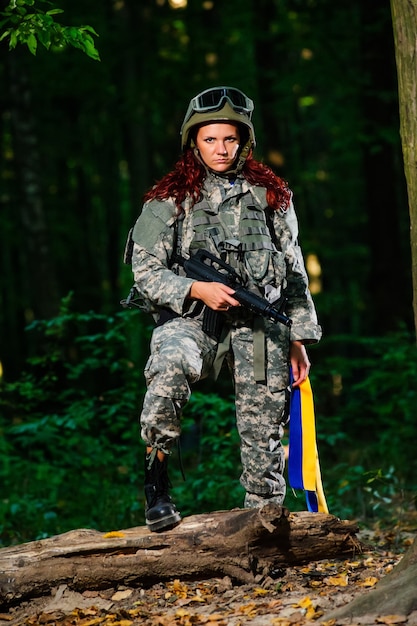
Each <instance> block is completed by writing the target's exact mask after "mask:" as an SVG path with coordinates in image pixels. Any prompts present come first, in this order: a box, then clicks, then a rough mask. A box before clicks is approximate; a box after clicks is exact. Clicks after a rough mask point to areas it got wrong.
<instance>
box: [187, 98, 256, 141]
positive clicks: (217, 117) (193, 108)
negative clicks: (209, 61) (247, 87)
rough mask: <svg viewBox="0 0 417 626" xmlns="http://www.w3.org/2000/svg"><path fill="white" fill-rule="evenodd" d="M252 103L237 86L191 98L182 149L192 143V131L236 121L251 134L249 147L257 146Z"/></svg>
mask: <svg viewBox="0 0 417 626" xmlns="http://www.w3.org/2000/svg"><path fill="white" fill-rule="evenodd" d="M253 109H254V104H253V101H252V100H251V99H250V98H248V97H247V96H246V95H245V94H244V93H243V92H242V91H240V90H239V89H235V88H234V87H213V88H212V89H206V90H205V91H202V92H201V93H199V94H198V95H197V96H195V97H194V98H192V100H191V102H190V104H189V105H188V109H187V113H186V114H185V117H184V121H183V123H182V126H181V148H182V149H183V150H184V149H185V148H187V147H189V146H190V144H191V136H190V131H191V130H192V129H193V128H194V127H196V126H200V124H208V123H210V122H216V121H219V122H223V121H224V122H228V121H230V122H237V123H238V124H242V125H243V126H244V127H245V128H246V129H247V131H248V134H249V139H248V144H249V146H248V148H254V147H255V131H254V128H253V124H252V121H251V118H252V113H253Z"/></svg>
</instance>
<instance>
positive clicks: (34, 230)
mask: <svg viewBox="0 0 417 626" xmlns="http://www.w3.org/2000/svg"><path fill="white" fill-rule="evenodd" d="M7 60H8V67H9V72H10V77H9V85H10V107H11V120H12V132H13V149H14V160H15V167H16V177H17V181H18V185H19V193H20V197H19V198H18V199H17V201H18V207H19V211H20V222H21V236H20V254H21V256H22V261H21V264H22V267H23V276H20V277H18V280H17V281H16V284H17V287H16V288H17V289H19V290H20V291H21V292H23V294H24V296H25V303H24V306H25V308H26V310H27V314H29V319H30V317H32V316H34V317H36V318H38V319H39V318H41V319H48V318H50V317H53V316H54V315H56V314H57V313H58V310H59V289H58V284H57V279H56V274H55V268H54V263H53V261H52V257H51V253H50V247H49V234H48V228H47V220H46V215H45V209H44V203H43V197H42V186H41V178H42V166H41V156H40V148H39V141H38V129H36V127H35V126H36V124H35V116H34V112H33V104H32V100H31V87H30V83H29V77H28V71H27V68H26V65H25V63H24V62H22V60H21V55H20V51H14V52H13V53H10V55H9V56H8V57H7Z"/></svg>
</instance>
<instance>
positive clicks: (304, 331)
mask: <svg viewBox="0 0 417 626" xmlns="http://www.w3.org/2000/svg"><path fill="white" fill-rule="evenodd" d="M183 209H184V213H183V215H182V216H181V217H180V219H181V222H182V223H181V228H180V233H181V237H180V252H181V254H182V256H184V257H185V258H188V257H189V256H190V254H192V253H193V251H195V250H196V249H198V248H205V249H207V250H209V251H211V252H213V253H214V254H216V255H217V256H219V255H220V254H221V253H222V254H223V258H224V257H226V261H227V262H228V263H229V264H230V265H232V266H234V267H235V269H236V271H237V272H238V273H239V275H240V276H242V278H243V280H244V283H245V286H246V287H247V288H249V289H251V290H253V291H255V292H257V293H258V294H259V295H262V296H263V297H266V298H267V299H269V300H270V301H271V302H273V301H274V300H276V299H277V298H278V297H279V296H280V295H281V293H282V289H285V295H286V298H287V305H286V308H285V312H286V314H287V315H288V316H289V317H290V318H291V319H292V321H293V324H292V327H291V335H290V339H291V340H302V341H304V342H305V343H315V342H316V341H318V340H319V339H320V337H321V328H320V326H319V325H318V322H317V315H316V311H315V307H314V304H313V301H312V298H311V295H310V292H309V289H308V278H307V274H306V271H305V267H304V261H303V257H302V253H301V249H300V247H299V245H298V241H297V237H298V223H297V217H296V214H295V211H294V207H293V205H292V203H291V206H290V208H289V209H288V211H287V212H286V213H285V214H284V213H281V212H278V211H272V210H271V209H269V208H268V206H267V202H266V190H265V188H263V187H256V186H253V185H250V184H249V183H248V182H247V181H246V180H245V179H244V178H243V177H242V176H240V177H238V178H237V180H236V181H235V182H234V184H231V183H230V182H229V181H228V180H227V179H224V178H221V177H219V176H215V175H208V176H207V178H206V180H205V183H204V186H203V188H202V195H201V199H200V201H199V202H198V203H196V204H194V205H193V206H192V204H191V201H185V202H184V203H183ZM177 214H178V211H177V209H176V206H175V202H174V200H173V199H169V200H165V201H159V200H152V201H150V202H148V203H146V204H145V205H144V207H143V210H142V213H141V215H140V216H139V218H138V219H137V222H136V224H135V227H134V229H133V235H132V238H133V241H134V246H133V256H132V269H133V272H134V280H135V287H136V289H137V292H138V294H139V297H140V300H141V302H142V308H143V309H144V310H147V311H149V312H151V313H153V314H154V318H155V320H156V321H157V320H158V317H159V313H160V311H161V309H169V310H171V311H173V312H174V313H176V314H178V315H181V316H184V317H186V316H194V315H195V305H196V303H195V302H193V301H191V300H190V299H188V294H189V291H190V287H191V284H192V282H193V280H192V279H190V278H188V277H186V276H185V275H184V273H183V272H182V271H181V268H177V267H175V266H174V267H172V258H173V256H174V253H175V252H177V251H178V250H177V249H176V246H177V243H176V239H177V233H178V223H177V224H176V221H177V219H178V218H177Z"/></svg>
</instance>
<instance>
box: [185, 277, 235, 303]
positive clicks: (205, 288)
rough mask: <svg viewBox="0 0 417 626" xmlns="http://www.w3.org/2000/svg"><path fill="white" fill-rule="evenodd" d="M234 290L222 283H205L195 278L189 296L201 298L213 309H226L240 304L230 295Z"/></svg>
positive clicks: (194, 298)
mask: <svg viewBox="0 0 417 626" xmlns="http://www.w3.org/2000/svg"><path fill="white" fill-rule="evenodd" d="M234 293H235V290H234V289H232V288H231V287H228V286H227V285H223V283H206V282H203V281H199V280H197V281H196V282H194V283H193V284H192V285H191V289H190V294H189V297H190V298H193V300H202V301H203V302H204V304H206V305H207V306H208V307H210V309H213V310H214V311H228V310H229V309H230V307H231V306H240V305H239V302H238V301H237V300H235V299H234V298H233V297H232V296H233V294H234Z"/></svg>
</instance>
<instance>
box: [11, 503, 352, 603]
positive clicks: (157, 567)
mask: <svg viewBox="0 0 417 626" xmlns="http://www.w3.org/2000/svg"><path fill="white" fill-rule="evenodd" d="M356 531H357V527H356V525H355V524H354V523H352V522H348V521H341V520H339V519H338V518H336V517H334V516H333V515H326V514H324V513H307V512H302V513H291V514H290V513H288V511H287V510H286V509H282V508H281V507H278V506H275V505H267V506H265V507H264V508H263V509H260V510H259V509H235V510H233V511H216V512H214V513H209V514H205V515H195V516H191V517H188V518H186V519H184V520H183V521H182V523H181V524H180V525H178V526H177V527H176V528H173V529H172V530H169V531H166V532H161V533H151V532H150V531H149V530H148V529H147V528H145V527H138V528H130V529H127V530H122V531H117V532H113V533H102V532H99V531H96V530H87V529H79V530H74V531H71V532H68V533H64V534H62V535H57V536H55V537H51V538H49V539H43V540H40V541H34V542H30V543H27V544H22V545H19V546H12V547H8V548H3V549H2V550H0V572H1V574H0V604H1V605H3V606H6V605H8V604H12V603H15V602H16V601H18V600H21V599H24V598H28V597H35V596H40V595H43V594H45V593H49V592H50V590H51V588H53V587H56V586H59V585H61V584H66V585H68V587H70V588H72V589H74V590H78V591H83V590H86V589H90V590H91V589H103V588H107V587H110V586H113V585H114V584H116V583H117V584H134V583H137V582H139V581H140V583H141V584H153V583H155V582H157V581H161V580H168V579H170V578H174V577H175V578H182V579H188V580H190V579H198V578H210V577H213V576H225V575H228V576H230V577H231V578H233V579H234V580H236V581H237V582H246V583H247V582H254V581H255V579H256V580H258V578H256V577H259V576H260V577H261V578H262V577H268V576H269V577H271V578H274V571H276V569H277V568H278V567H282V566H283V565H292V564H297V563H298V564H299V563H304V562H309V561H312V560H318V559H324V558H335V557H338V556H342V555H352V554H353V553H354V552H358V551H360V550H361V544H360V543H359V541H358V540H357V539H356V537H355V533H356Z"/></svg>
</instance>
